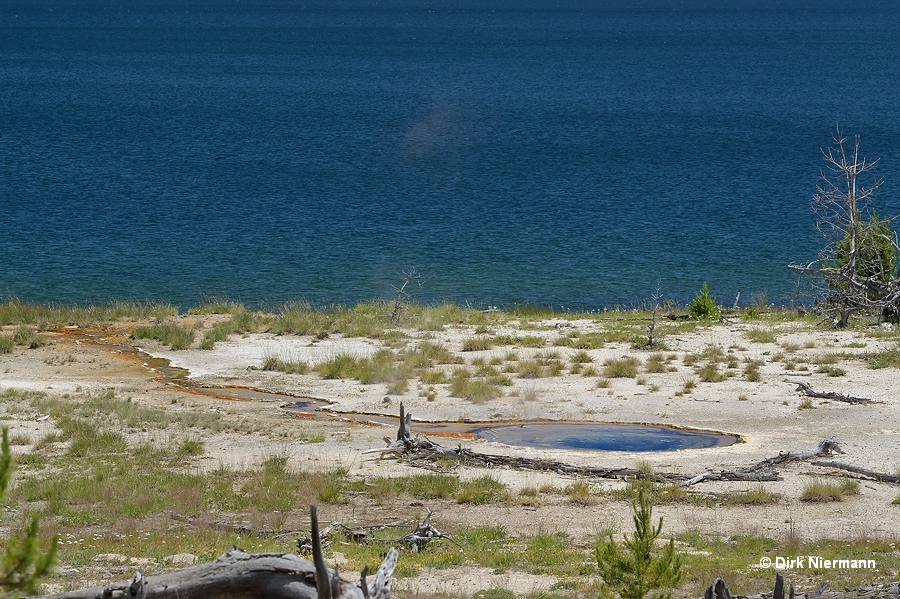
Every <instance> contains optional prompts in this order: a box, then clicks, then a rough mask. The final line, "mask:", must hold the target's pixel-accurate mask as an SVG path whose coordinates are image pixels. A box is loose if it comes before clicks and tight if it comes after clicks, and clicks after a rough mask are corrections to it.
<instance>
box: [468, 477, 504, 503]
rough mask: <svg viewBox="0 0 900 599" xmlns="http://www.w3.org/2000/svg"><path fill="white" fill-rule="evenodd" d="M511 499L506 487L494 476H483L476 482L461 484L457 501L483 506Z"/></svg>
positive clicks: (475, 480)
mask: <svg viewBox="0 0 900 599" xmlns="http://www.w3.org/2000/svg"><path fill="white" fill-rule="evenodd" d="M507 499H509V493H508V492H507V489H506V485H504V484H503V483H501V482H500V481H498V480H497V479H496V478H494V477H492V476H481V477H479V478H476V479H474V480H470V481H465V482H461V483H460V485H459V492H458V494H457V496H456V500H457V501H458V502H459V503H473V504H475V505H483V504H486V503H498V502H501V501H506V500H507Z"/></svg>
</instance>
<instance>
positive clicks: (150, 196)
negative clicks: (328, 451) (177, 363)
mask: <svg viewBox="0 0 900 599" xmlns="http://www.w3.org/2000/svg"><path fill="white" fill-rule="evenodd" d="M837 124H839V125H840V127H841V129H842V130H843V131H844V132H845V133H849V134H860V135H861V136H862V144H863V149H864V152H865V154H866V155H867V156H868V157H870V158H876V157H880V158H881V162H880V165H879V174H880V175H881V177H883V179H884V185H883V187H882V189H881V191H880V192H879V195H878V196H877V201H876V206H877V208H878V210H879V213H881V214H888V215H893V214H897V213H900V2H897V1H896V0H864V1H862V2H854V3H852V4H851V3H846V2H837V1H834V0H825V1H815V2H813V1H808V2H807V1H796V2H794V1H787V2H776V1H774V0H770V1H762V0H760V1H753V0H745V1H727V0H726V1H717V2H714V1H712V0H709V1H703V0H684V1H682V2H676V1H674V0H673V1H643V2H642V1H640V0H629V1H624V0H621V1H618V0H615V1H602V2H601V1H594V2H586V1H585V2H578V1H576V0H559V1H551V0H523V1H517V2H513V1H503V0H496V1H492V2H488V1H479V0H457V1H451V0H447V1H437V0H430V1H429V0H419V1H416V2H412V1H391V0H387V1H381V2H367V1H363V0H352V1H346V0H345V1H337V2H334V1H329V2H320V1H316V2H302V1H297V0H291V1H288V0H241V1H238V0H179V1H177V2H176V1H172V0H160V1H153V0H151V1H149V2H142V3H138V2H127V1H122V0H77V1H76V0H69V1H63V0H41V1H31V0H28V1H25V0H4V2H2V3H0V296H2V297H4V298H5V297H12V296H15V297H18V298H21V299H25V300H30V301H38V302H97V301H109V300H115V299H135V300H163V301H169V302H173V303H175V304H178V305H182V306H188V305H194V304H196V303H198V302H200V301H202V300H203V299H204V298H205V297H206V296H209V295H218V296H227V297H229V298H231V299H233V300H239V301H243V302H247V303H250V304H263V305H270V306H271V305H277V304H279V303H281V302H284V301H288V300H294V299H306V300H309V301H311V302H313V303H317V304H328V303H335V302H341V303H355V302H357V301H363V300H372V299H379V298H386V297H388V296H390V295H391V294H392V288H391V287H392V285H397V284H399V283H400V282H401V280H402V278H403V272H404V271H408V270H409V269H411V268H413V267H417V268H418V269H419V271H420V272H422V273H423V274H424V275H426V276H427V275H430V276H431V278H430V279H429V280H428V282H427V284H426V285H425V286H424V288H423V289H422V290H421V291H420V292H419V294H418V295H417V296H416V297H417V299H419V300H421V301H425V302H437V301H443V300H451V301H456V302H461V303H466V302H469V303H472V304H474V305H477V306H487V305H509V304H513V303H522V302H529V303H537V304H548V305H552V306H555V307H558V308H572V309H591V308H601V307H606V306H612V305H632V304H636V303H639V302H641V301H644V300H647V299H648V298H649V297H650V295H651V294H652V293H653V291H654V290H655V288H656V286H657V283H658V284H659V285H660V289H661V292H662V293H663V295H664V296H666V297H669V298H673V299H676V300H678V301H686V300H688V299H690V297H692V296H693V294H694V293H696V291H697V290H699V288H700V287H701V285H702V283H703V282H704V281H707V282H708V283H709V286H710V289H711V291H712V293H713V294H714V295H716V296H717V297H718V299H719V301H720V302H721V303H723V304H728V305H730V304H731V303H732V302H733V301H734V297H735V296H736V295H737V294H738V293H740V294H741V298H742V302H746V301H749V300H750V298H751V297H752V296H753V295H754V294H757V293H765V294H766V295H767V297H768V299H769V301H770V302H776V303H790V302H791V301H793V300H794V299H796V287H797V278H796V276H795V275H794V274H793V273H792V272H791V271H789V270H788V269H787V268H786V265H787V264H788V263H789V262H791V261H795V260H796V261H803V260H809V259H812V258H814V257H815V254H816V252H817V251H818V249H819V248H820V247H821V245H822V241H821V239H820V238H819V237H818V233H817V232H816V230H815V228H814V222H813V217H812V213H811V211H810V208H809V198H810V196H811V195H812V193H813V191H814V187H815V184H816V181H817V178H818V175H819V173H820V172H821V170H822V168H823V167H824V163H823V161H822V155H821V148H823V147H826V146H827V145H828V144H829V142H830V137H831V135H832V133H833V132H834V129H835V126H836V125H837Z"/></svg>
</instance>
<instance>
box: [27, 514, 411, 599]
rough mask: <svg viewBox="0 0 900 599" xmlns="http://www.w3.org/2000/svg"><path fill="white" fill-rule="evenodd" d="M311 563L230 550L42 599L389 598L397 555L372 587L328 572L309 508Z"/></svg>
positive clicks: (380, 571)
mask: <svg viewBox="0 0 900 599" xmlns="http://www.w3.org/2000/svg"><path fill="white" fill-rule="evenodd" d="M310 516H311V520H312V528H313V546H314V548H313V562H310V561H308V560H305V559H303V558H302V557H300V556H298V555H295V554H293V553H261V554H251V553H246V552H244V551H242V550H240V549H237V548H234V549H231V550H230V551H227V552H226V553H224V554H223V555H222V556H220V557H219V558H218V559H217V560H215V561H213V562H209V563H206V564H199V565H196V566H192V567H190V568H185V569H184V570H178V571H175V572H169V573H167V574H160V575H158V576H144V575H142V574H141V573H140V572H137V573H136V574H135V575H134V577H133V578H132V579H131V580H130V581H125V582H118V583H111V584H108V585H106V586H99V587H93V588H89V589H83V590H79V591H70V592H68V593H63V594H61V595H49V596H45V597H44V598H43V599H114V598H118V597H123V598H124V597H129V598H131V597H133V598H136V599H389V597H390V594H391V589H390V577H391V575H392V574H393V571H394V567H395V566H396V564H397V557H398V555H399V552H398V551H397V550H396V549H390V550H389V551H388V553H387V556H386V557H385V559H384V562H383V563H382V564H381V567H380V568H379V569H378V572H377V573H376V575H375V579H374V580H373V581H372V583H371V584H369V583H367V582H366V571H365V570H364V571H363V573H362V576H361V579H360V582H359V583H354V582H349V581H347V580H344V579H342V578H341V577H340V576H339V574H338V570H337V568H336V567H335V569H334V570H333V571H329V570H328V568H327V567H326V566H325V560H324V557H323V556H322V547H321V544H320V543H318V542H316V540H317V539H318V538H319V530H318V522H317V518H316V513H315V506H311V508H310Z"/></svg>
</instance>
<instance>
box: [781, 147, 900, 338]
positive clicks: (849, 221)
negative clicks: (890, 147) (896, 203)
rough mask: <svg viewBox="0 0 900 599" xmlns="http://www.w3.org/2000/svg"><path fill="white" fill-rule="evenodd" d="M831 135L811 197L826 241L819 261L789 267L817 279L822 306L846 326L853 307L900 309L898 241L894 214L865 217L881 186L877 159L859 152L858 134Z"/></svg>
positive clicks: (882, 311) (881, 310)
mask: <svg viewBox="0 0 900 599" xmlns="http://www.w3.org/2000/svg"><path fill="white" fill-rule="evenodd" d="M833 139H834V145H833V147H831V148H828V149H827V150H823V151H822V155H823V157H824V159H825V164H826V170H825V171H823V173H822V176H821V180H820V182H819V184H818V185H817V186H816V192H815V194H814V195H813V197H812V202H811V203H812V209H813V212H814V213H815V215H816V227H817V228H818V230H819V232H820V233H822V235H823V236H824V237H825V239H826V241H827V243H826V246H825V248H823V250H822V252H821V253H820V255H819V257H818V258H817V259H816V260H813V261H812V262H809V263H807V264H790V265H789V268H791V269H793V270H796V271H799V272H801V273H804V274H806V275H809V276H810V277H811V278H812V280H813V281H815V282H816V283H817V285H815V287H816V292H817V295H818V296H819V309H820V310H821V311H822V312H823V313H825V314H827V315H829V316H831V317H832V322H833V324H834V325H835V326H836V327H846V326H847V324H848V322H849V319H850V316H851V315H852V314H854V313H855V312H859V311H868V310H871V311H876V310H877V311H880V312H881V313H883V314H888V313H891V314H895V313H897V312H898V310H900V279H898V277H897V272H896V253H897V252H900V246H898V245H897V238H896V236H895V234H894V233H893V231H892V230H891V227H890V222H891V220H890V219H879V218H878V216H877V214H876V213H875V212H874V211H873V212H871V217H870V218H869V219H866V217H865V214H866V212H867V209H868V207H869V204H870V202H871V199H872V197H873V195H874V194H875V192H876V191H877V190H878V188H879V187H880V186H881V180H880V179H878V178H876V177H875V176H874V173H873V171H874V169H875V166H876V164H877V163H878V161H877V160H874V161H869V160H867V159H866V158H865V157H863V156H861V155H860V139H859V136H856V137H854V139H853V140H852V141H851V140H849V139H848V138H847V137H845V136H843V135H842V134H841V132H840V129H837V130H836V131H835V134H834V136H833ZM823 284H824V285H823Z"/></svg>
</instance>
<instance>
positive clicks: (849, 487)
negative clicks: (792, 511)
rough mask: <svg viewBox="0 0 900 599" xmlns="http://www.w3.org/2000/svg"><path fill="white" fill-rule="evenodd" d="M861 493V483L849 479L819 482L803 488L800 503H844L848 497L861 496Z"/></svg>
mask: <svg viewBox="0 0 900 599" xmlns="http://www.w3.org/2000/svg"><path fill="white" fill-rule="evenodd" d="M859 492H860V491H859V482H857V481H855V480H851V479H849V478H848V479H844V480H842V481H841V482H836V481H823V480H817V481H813V482H811V483H808V484H807V485H806V486H805V487H803V492H802V493H801V494H800V501H806V502H808V503H821V502H826V501H843V500H844V498H845V497H847V496H848V495H859Z"/></svg>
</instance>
